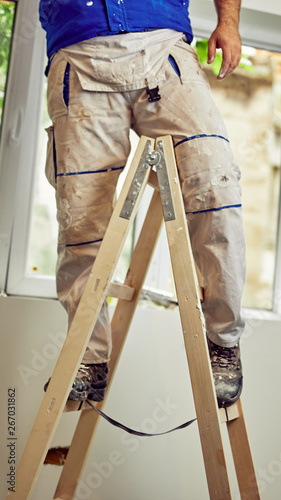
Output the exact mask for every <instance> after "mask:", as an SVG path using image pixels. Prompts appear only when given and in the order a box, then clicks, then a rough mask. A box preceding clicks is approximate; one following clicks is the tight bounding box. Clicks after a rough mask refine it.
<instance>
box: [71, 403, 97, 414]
mask: <svg viewBox="0 0 281 500" xmlns="http://www.w3.org/2000/svg"><path fill="white" fill-rule="evenodd" d="M93 404H94V405H95V406H97V408H98V407H99V403H96V402H93ZM80 405H81V403H80V401H71V400H68V401H66V404H65V407H64V410H63V411H64V413H69V412H71V411H78V410H92V408H91V406H90V405H88V403H86V402H84V403H82V405H81V407H80Z"/></svg>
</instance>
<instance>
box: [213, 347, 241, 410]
mask: <svg viewBox="0 0 281 500" xmlns="http://www.w3.org/2000/svg"><path fill="white" fill-rule="evenodd" d="M207 341H208V347H209V354H210V360H211V366H212V372H213V377H214V383H215V390H216V395H217V400H218V405H219V408H224V407H227V406H231V405H233V403H235V402H236V401H237V400H238V399H239V397H240V394H241V392H242V381H243V376H242V365H241V359H240V349H239V344H236V345H235V346H234V347H221V346H219V345H217V344H214V343H213V342H212V341H211V340H210V339H209V338H207Z"/></svg>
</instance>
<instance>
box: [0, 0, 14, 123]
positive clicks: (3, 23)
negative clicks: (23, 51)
mask: <svg viewBox="0 0 281 500" xmlns="http://www.w3.org/2000/svg"><path fill="white" fill-rule="evenodd" d="M14 14H15V3H14V2H3V1H2V2H0V41H1V42H0V122H1V115H2V107H3V100H4V91H5V85H6V76H7V69H8V62H9V54H10V46H11V39H12V32H13V23H14Z"/></svg>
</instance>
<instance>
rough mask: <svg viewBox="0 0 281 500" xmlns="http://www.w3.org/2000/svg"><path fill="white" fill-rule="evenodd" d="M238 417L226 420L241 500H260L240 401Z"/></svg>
mask: <svg viewBox="0 0 281 500" xmlns="http://www.w3.org/2000/svg"><path fill="white" fill-rule="evenodd" d="M236 405H237V408H238V414H239V416H238V418H235V419H233V420H229V421H228V422H227V430H228V435H229V440H230V444H231V449H232V455H233V460H234V465H235V469H236V475H237V480H238V485H239V490H240V495H241V500H260V494H259V489H258V483H257V478H256V473H255V468H254V463H253V458H252V454H251V449H250V444H249V439H248V433H247V429H246V423H245V419H244V414H243V409H242V403H241V400H240V399H239V400H238V401H237V403H236Z"/></svg>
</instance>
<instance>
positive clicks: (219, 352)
mask: <svg viewBox="0 0 281 500" xmlns="http://www.w3.org/2000/svg"><path fill="white" fill-rule="evenodd" d="M210 344H211V356H212V364H213V365H215V364H217V365H219V366H221V367H224V366H225V365H228V366H230V365H232V366H234V367H236V368H237V369H239V365H238V359H237V353H238V349H235V348H237V346H234V347H220V346H217V345H216V344H214V343H213V342H211V343H210Z"/></svg>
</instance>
